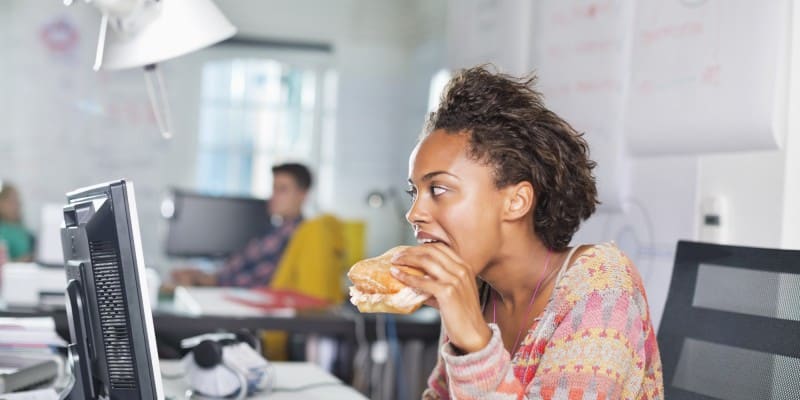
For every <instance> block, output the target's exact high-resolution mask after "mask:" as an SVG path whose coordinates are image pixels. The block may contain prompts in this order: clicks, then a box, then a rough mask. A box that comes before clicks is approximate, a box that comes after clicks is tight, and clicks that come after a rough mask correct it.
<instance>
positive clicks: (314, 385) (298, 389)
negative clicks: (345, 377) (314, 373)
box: [272, 382, 344, 392]
mask: <svg viewBox="0 0 800 400" xmlns="http://www.w3.org/2000/svg"><path fill="white" fill-rule="evenodd" d="M324 386H344V384H342V382H316V383H309V384H307V385H300V386H295V387H275V388H272V391H273V392H302V391H304V390H309V389H314V388H318V387H324Z"/></svg>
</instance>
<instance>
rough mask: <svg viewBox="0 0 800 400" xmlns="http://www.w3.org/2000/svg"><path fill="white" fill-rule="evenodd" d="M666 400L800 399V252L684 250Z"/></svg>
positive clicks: (661, 336)
mask: <svg viewBox="0 0 800 400" xmlns="http://www.w3.org/2000/svg"><path fill="white" fill-rule="evenodd" d="M658 344H659V348H660V350H661V360H662V363H663V366H664V389H665V398H666V399H668V400H682V399H725V400H738V399H742V400H755V399H758V400H766V399H786V400H790V399H791V400H797V399H800V251H796V250H775V249H762V248H751V247H739V246H723V245H716V244H708V243H695V242H688V241H680V242H678V251H677V254H676V256H675V268H674V270H673V272H672V282H671V284H670V287H669V294H668V297H667V303H666V306H665V308H664V314H663V317H662V319H661V325H660V327H659V330H658Z"/></svg>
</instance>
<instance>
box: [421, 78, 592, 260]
mask: <svg viewBox="0 0 800 400" xmlns="http://www.w3.org/2000/svg"><path fill="white" fill-rule="evenodd" d="M535 79H536V78H535V77H534V76H531V77H529V78H521V79H520V78H515V77H512V76H508V75H505V74H501V73H495V72H491V71H489V70H488V69H487V68H486V67H485V66H479V67H475V68H470V69H466V70H462V71H460V72H459V73H458V74H456V75H455V76H454V77H453V78H452V79H451V80H450V82H449V83H448V85H447V87H446V88H445V92H444V94H443V95H442V98H441V103H440V105H439V108H438V109H437V110H436V111H435V112H433V113H431V114H430V115H429V116H428V120H427V123H426V125H425V130H424V131H423V137H425V136H426V135H428V134H430V133H431V132H433V131H435V130H438V129H441V130H443V131H445V132H447V133H449V134H466V135H468V137H469V145H470V148H469V153H470V156H471V157H472V158H473V159H475V160H478V161H480V162H484V163H486V164H487V165H490V166H492V167H493V168H494V181H495V185H496V186H497V187H498V188H503V187H506V186H508V185H513V184H516V183H519V182H522V181H527V182H530V183H531V184H532V185H533V189H534V191H535V194H536V206H535V208H534V210H533V227H534V230H535V231H536V234H537V235H538V236H539V237H540V238H541V239H542V241H543V242H544V244H545V246H547V247H548V248H549V249H551V250H556V251H557V250H561V249H563V248H565V247H566V246H568V245H569V242H570V241H571V240H572V235H573V234H574V233H575V231H577V230H578V226H579V225H580V223H581V221H582V220H584V219H586V218H589V216H590V215H592V213H593V212H594V211H595V208H596V206H597V204H598V203H599V202H598V200H597V187H596V185H595V177H594V175H593V174H592V169H594V167H595V165H596V163H595V162H594V161H592V160H591V159H589V145H588V144H587V143H586V140H585V139H584V138H583V134H581V133H578V132H577V131H575V129H573V128H572V126H570V125H569V124H568V123H567V122H566V121H564V120H563V119H561V118H560V117H559V116H558V115H556V114H555V113H554V112H552V111H550V110H549V109H547V108H546V107H545V106H544V101H543V100H542V95H541V94H540V93H538V92H537V91H535V90H534V89H532V85H533V83H534V82H535Z"/></svg>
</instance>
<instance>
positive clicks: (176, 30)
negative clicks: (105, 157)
mask: <svg viewBox="0 0 800 400" xmlns="http://www.w3.org/2000/svg"><path fill="white" fill-rule="evenodd" d="M72 1H73V0H64V4H65V5H70V4H72ZM84 1H85V2H87V3H91V4H92V5H94V6H95V7H97V8H98V9H99V10H100V13H101V14H102V19H101V20H100V35H99V38H98V41H97V53H96V55H95V61H94V70H95V71H99V70H101V69H104V70H117V69H126V68H136V67H142V68H144V71H145V83H146V85H147V94H148V96H149V98H150V103H151V105H152V107H153V114H154V115H155V119H156V123H157V124H158V127H159V130H160V131H161V134H162V136H163V137H164V138H165V139H168V138H170V137H172V127H171V121H170V120H171V117H170V111H169V104H168V102H167V97H166V89H165V87H164V81H163V78H162V76H161V72H160V71H159V69H158V68H156V64H157V63H159V62H162V61H165V60H168V59H170V58H174V57H178V56H181V55H184V54H187V53H191V52H193V51H196V50H199V49H202V48H204V47H208V46H211V45H212V44H214V43H217V42H220V41H222V40H225V39H227V38H230V37H231V36H233V35H234V34H235V33H236V27H234V26H233V25H232V24H231V23H230V21H228V19H227V18H225V16H224V15H222V13H221V12H220V11H219V9H218V8H217V6H216V5H214V3H213V2H212V1H211V0H84ZM109 27H110V28H111V29H109Z"/></svg>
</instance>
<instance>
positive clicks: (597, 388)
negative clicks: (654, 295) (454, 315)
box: [442, 290, 645, 399]
mask: <svg viewBox="0 0 800 400" xmlns="http://www.w3.org/2000/svg"><path fill="white" fill-rule="evenodd" d="M610 292H612V291H610ZM616 292H618V293H616V294H615V293H598V292H594V293H592V294H590V295H589V296H588V297H586V298H585V299H583V300H581V301H579V302H578V303H577V304H576V305H575V307H573V308H572V309H571V310H570V311H569V312H568V313H566V315H563V314H562V317H558V316H554V317H553V318H549V320H542V322H541V323H550V324H556V320H560V323H558V324H557V325H556V326H555V331H554V333H553V335H552V337H551V338H550V340H546V338H542V339H540V340H542V341H543V342H539V343H537V342H536V341H535V342H534V343H531V344H529V345H528V346H526V347H528V348H530V349H531V351H532V354H530V357H531V358H533V361H535V359H536V358H539V363H538V365H534V366H533V367H531V368H530V369H529V370H527V371H525V372H526V383H527V382H530V383H529V384H527V385H525V386H523V383H522V382H520V380H519V379H518V378H517V376H516V375H515V374H514V368H513V367H512V364H511V360H510V355H509V353H508V352H507V351H506V350H505V348H504V347H503V342H502V338H501V336H500V331H499V329H498V328H497V326H495V325H494V324H490V327H491V328H492V331H493V335H492V339H491V340H490V341H489V344H488V345H487V346H486V347H485V348H484V349H482V350H480V351H478V352H475V353H471V354H466V355H457V353H455V352H454V351H453V349H452V347H451V346H449V345H445V346H444V347H443V348H442V359H443V362H444V368H445V370H446V379H447V381H448V382H449V391H450V395H451V396H452V397H453V398H458V399H507V398H509V395H510V396H512V397H513V398H518V399H519V398H521V399H546V398H562V397H563V398H583V395H584V394H587V393H593V395H592V398H607V399H613V398H637V396H636V395H637V391H638V390H639V389H640V388H641V387H642V380H643V378H644V368H643V364H644V346H643V343H644V340H645V330H644V326H643V319H642V317H641V316H642V314H641V311H640V309H639V306H638V303H637V302H634V301H633V299H632V297H631V294H630V293H629V292H622V293H619V292H620V291H619V290H616ZM608 307H610V308H608ZM537 349H543V350H544V351H543V353H539V354H537V353H536V351H537ZM529 379H531V380H530V381H529ZM526 386H527V387H526ZM595 394H596V395H595ZM601 395H602V396H601ZM575 396H577V397H575Z"/></svg>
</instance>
